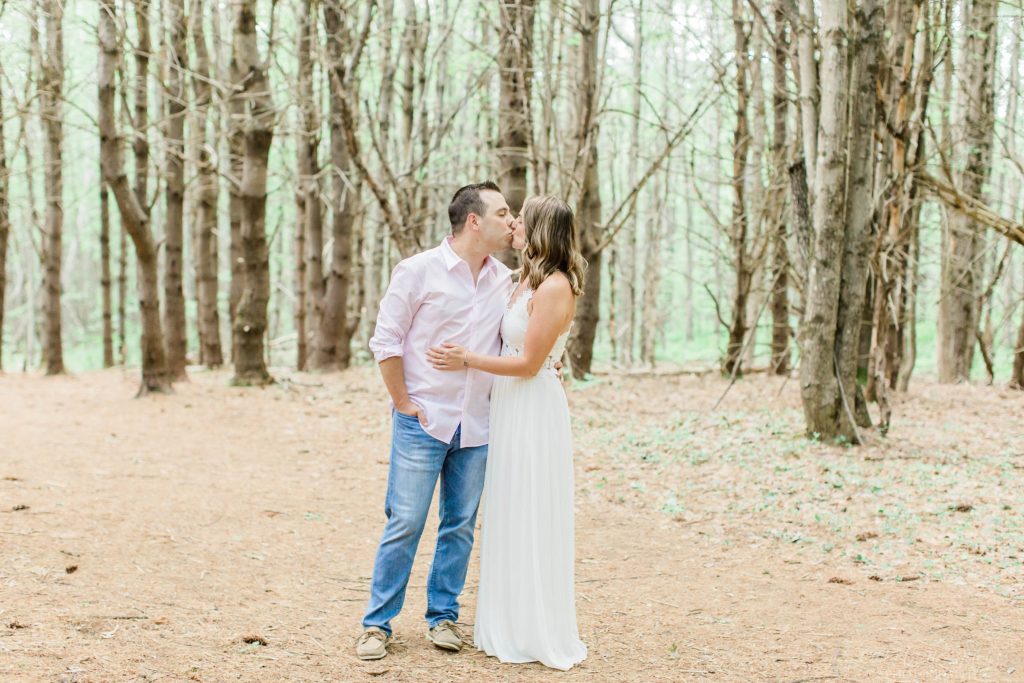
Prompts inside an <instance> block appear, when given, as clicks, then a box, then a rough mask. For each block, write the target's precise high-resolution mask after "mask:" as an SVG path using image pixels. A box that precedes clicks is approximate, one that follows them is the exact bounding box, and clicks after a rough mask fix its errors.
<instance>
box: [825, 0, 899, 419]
mask: <svg viewBox="0 0 1024 683" xmlns="http://www.w3.org/2000/svg"><path fill="white" fill-rule="evenodd" d="M854 18H855V20H856V40H855V42H854V43H853V50H854V54H853V60H852V64H851V73H850V83H851V85H850V89H851V92H852V97H853V100H852V102H850V134H849V135H850V137H849V143H848V144H849V155H850V156H849V162H848V163H849V171H848V174H847V197H846V216H845V223H846V234H845V238H844V241H843V253H842V280H841V286H840V291H839V309H838V315H837V327H836V333H835V338H836V344H835V351H834V353H835V357H836V359H837V366H836V373H837V375H838V377H839V382H840V385H839V396H838V397H837V399H838V400H837V401H836V403H837V409H838V411H839V416H840V420H839V425H840V432H839V433H841V434H844V435H845V436H846V437H848V438H849V437H851V435H852V436H853V438H856V433H857V432H856V429H855V427H854V426H853V425H852V424H851V415H852V421H853V423H855V424H856V425H857V426H860V427H869V426H871V419H870V416H869V414H868V412H867V405H866V402H865V400H864V396H863V391H862V390H861V388H860V385H859V383H858V381H857V369H858V366H859V364H860V363H859V361H860V342H861V333H860V330H861V323H862V320H863V315H864V299H865V297H866V295H867V278H868V266H869V263H870V261H869V253H868V252H869V246H870V240H871V232H872V223H873V208H874V207H873V205H872V202H871V198H872V191H873V182H872V180H873V178H872V172H873V169H874V166H873V161H874V158H875V149H876V141H875V136H874V132H875V127H876V120H877V116H876V114H877V106H876V98H875V90H876V84H877V81H878V64H879V62H880V61H881V60H880V56H881V46H882V32H883V30H884V26H885V11H884V9H883V7H882V4H881V2H880V0H864V2H863V3H861V5H860V7H858V8H857V10H856V12H855V13H854ZM886 424H887V423H886Z"/></svg>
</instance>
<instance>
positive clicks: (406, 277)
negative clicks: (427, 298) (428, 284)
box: [370, 259, 423, 363]
mask: <svg viewBox="0 0 1024 683" xmlns="http://www.w3.org/2000/svg"><path fill="white" fill-rule="evenodd" d="M419 270H420V269H418V268H416V267H415V265H414V264H413V263H410V262H409V260H408V259H407V260H405V261H401V262H400V263H399V264H398V265H397V266H395V269H394V270H393V271H392V272H391V282H390V283H389V284H388V289H387V291H386V292H385V293H384V298H382V299H381V300H380V313H378V315H377V327H376V328H375V329H374V332H373V337H372V338H371V339H370V351H372V352H373V357H374V359H375V360H376V361H377V362H378V363H380V362H381V361H383V360H387V359H388V358H393V357H395V356H401V355H402V353H403V348H402V347H403V344H404V342H405V336H406V335H407V334H408V333H409V328H410V327H411V326H412V319H413V316H415V315H416V310H417V309H418V308H419V306H420V302H421V297H422V293H423V287H422V279H423V278H422V276H421V275H422V274H421V273H419V272H418V271H419Z"/></svg>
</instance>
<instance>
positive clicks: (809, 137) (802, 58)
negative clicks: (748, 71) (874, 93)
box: [795, 0, 833, 201]
mask: <svg viewBox="0 0 1024 683" xmlns="http://www.w3.org/2000/svg"><path fill="white" fill-rule="evenodd" d="M826 1H827V0H826ZM814 28H815V15H814V0H800V10H799V15H798V17H797V25H796V27H795V30H796V34H797V66H798V67H799V69H798V72H799V77H800V79H799V80H800V124H801V125H800V130H801V133H802V136H803V137H802V140H801V141H802V143H803V153H804V163H805V166H806V167H807V168H808V169H810V171H809V172H808V174H807V193H808V195H809V196H810V197H811V198H813V196H814V191H815V186H814V184H813V183H814V182H815V179H814V178H813V177H812V176H813V175H814V173H813V169H814V168H815V166H816V164H817V159H818V106H819V102H818V64H817V62H816V61H815V60H814V47H815V45H814V44H815V40H814ZM822 34H824V30H822ZM823 48H824V46H823ZM826 73H828V72H826ZM832 77H833V74H829V78H832ZM811 201H813V199H811Z"/></svg>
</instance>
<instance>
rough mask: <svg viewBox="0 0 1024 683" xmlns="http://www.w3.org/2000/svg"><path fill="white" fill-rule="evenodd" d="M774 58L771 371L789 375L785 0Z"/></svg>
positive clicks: (777, 3)
mask: <svg viewBox="0 0 1024 683" xmlns="http://www.w3.org/2000/svg"><path fill="white" fill-rule="evenodd" d="M773 26H774V29H775V35H774V36H773V45H774V58H773V60H772V86H773V87H772V171H771V179H772V180H771V188H770V189H769V194H768V206H767V209H766V216H767V218H768V220H769V221H771V224H770V225H769V230H770V232H771V236H770V239H771V247H772V266H771V272H772V283H773V286H772V291H771V309H772V359H771V371H772V372H774V373H775V374H777V375H788V374H789V369H790V368H789V340H790V336H791V334H792V330H791V329H790V325H789V269H790V261H789V247H788V246H787V244H786V216H785V214H786V199H785V196H786V145H787V143H788V140H787V129H786V120H787V118H788V116H789V114H788V111H787V109H788V107H789V94H788V91H787V89H786V63H787V53H788V47H789V46H788V37H787V27H788V24H787V21H786V5H785V0H774V4H773Z"/></svg>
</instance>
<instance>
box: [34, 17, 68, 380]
mask: <svg viewBox="0 0 1024 683" xmlns="http://www.w3.org/2000/svg"><path fill="white" fill-rule="evenodd" d="M44 14H45V15H46V17H45V25H46V54H45V58H44V59H43V63H42V65H41V66H42V78H41V82H40V84H39V89H40V110H39V113H40V116H41V117H42V119H43V129H44V130H45V131H46V143H45V146H44V148H43V149H44V152H43V163H44V169H45V172H44V176H43V177H44V180H45V183H44V184H45V188H46V189H45V191H46V226H45V228H44V233H45V246H44V248H43V268H44V275H43V287H44V289H45V296H46V299H45V302H46V304H45V309H46V341H45V344H44V346H45V354H46V374H47V375H58V374H61V373H63V372H64V347H63V344H62V340H61V310H60V299H61V261H62V254H61V252H62V244H61V239H62V236H63V232H64V197H63V195H64V172H63V170H64V161H63V158H62V152H63V150H62V147H63V142H64V132H63V127H64V123H63V121H64V116H63V113H62V111H61V110H62V108H63V107H62V102H63V97H64V4H63V2H60V0H46V3H45V5H44Z"/></svg>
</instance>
